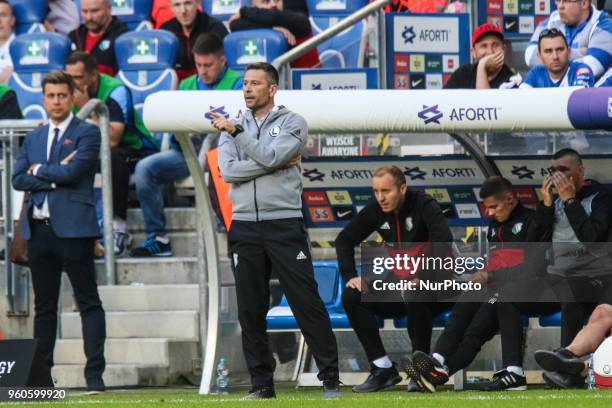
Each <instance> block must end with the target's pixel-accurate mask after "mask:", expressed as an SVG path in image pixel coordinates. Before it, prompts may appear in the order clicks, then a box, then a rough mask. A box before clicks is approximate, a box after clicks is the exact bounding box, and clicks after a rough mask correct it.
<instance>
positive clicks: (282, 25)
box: [228, 0, 321, 68]
mask: <svg viewBox="0 0 612 408" xmlns="http://www.w3.org/2000/svg"><path fill="white" fill-rule="evenodd" d="M252 4H253V7H241V8H240V10H239V11H238V13H237V14H235V15H233V16H231V17H230V19H229V20H228V21H229V25H230V29H231V30H232V31H242V30H251V29H255V28H272V29H274V30H276V31H280V32H281V33H283V35H284V36H285V38H286V39H287V43H289V45H290V46H295V45H298V44H301V43H303V42H305V41H306V40H308V39H310V38H312V31H311V28H310V20H309V19H308V17H307V16H306V15H304V14H302V13H300V12H297V11H289V10H285V9H284V7H283V0H253V2H252ZM320 64H321V63H320V61H319V53H318V52H317V49H316V48H313V49H312V50H310V51H309V52H308V53H306V54H304V55H302V56H301V57H300V58H298V59H296V60H295V61H293V62H292V63H291V67H292V68H316V67H318V66H319V65H320Z"/></svg>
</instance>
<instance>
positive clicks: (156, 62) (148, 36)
mask: <svg viewBox="0 0 612 408" xmlns="http://www.w3.org/2000/svg"><path fill="white" fill-rule="evenodd" d="M177 47H178V40H177V39H176V37H175V36H174V35H173V34H171V33H170V32H168V31H164V30H149V31H132V32H128V33H125V34H122V35H121V36H119V38H117V41H116V43H115V54H116V56H117V63H118V65H119V72H118V73H117V78H119V79H120V80H121V81H122V82H123V83H124V84H125V85H126V86H127V87H128V88H129V89H130V91H131V92H132V102H133V104H134V109H135V111H136V115H139V118H138V119H137V120H139V119H142V107H143V105H144V101H145V99H146V98H147V96H149V95H150V94H152V93H154V92H158V91H169V90H174V89H176V88H177V85H178V78H177V76H176V72H174V69H173V66H174V61H175V58H176V50H177ZM158 141H159V140H158Z"/></svg>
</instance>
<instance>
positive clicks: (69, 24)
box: [45, 0, 79, 36]
mask: <svg viewBox="0 0 612 408" xmlns="http://www.w3.org/2000/svg"><path fill="white" fill-rule="evenodd" d="M48 7H49V12H48V13H47V18H46V19H45V29H46V30H47V31H54V32H57V33H60V34H61V35H65V36H68V34H69V33H70V32H71V31H72V30H76V28H77V27H78V26H79V9H78V7H77V5H76V4H75V3H74V1H72V0H49V3H48Z"/></svg>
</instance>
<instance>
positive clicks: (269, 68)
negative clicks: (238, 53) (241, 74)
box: [245, 62, 278, 85]
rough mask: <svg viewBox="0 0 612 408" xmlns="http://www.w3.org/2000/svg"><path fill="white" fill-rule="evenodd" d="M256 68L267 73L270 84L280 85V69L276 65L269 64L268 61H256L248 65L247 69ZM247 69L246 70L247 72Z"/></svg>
mask: <svg viewBox="0 0 612 408" xmlns="http://www.w3.org/2000/svg"><path fill="white" fill-rule="evenodd" d="M251 69H256V70H260V71H264V72H265V73H266V79H267V80H268V83H269V84H270V85H278V71H277V70H276V68H274V65H272V64H268V63H267V62H254V63H252V64H249V65H248V66H247V69H246V71H248V70H251ZM246 71H245V72H246Z"/></svg>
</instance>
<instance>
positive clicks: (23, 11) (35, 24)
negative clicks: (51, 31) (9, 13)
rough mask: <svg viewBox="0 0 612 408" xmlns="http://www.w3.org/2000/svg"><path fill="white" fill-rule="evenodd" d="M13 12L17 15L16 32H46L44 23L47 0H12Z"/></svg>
mask: <svg viewBox="0 0 612 408" xmlns="http://www.w3.org/2000/svg"><path fill="white" fill-rule="evenodd" d="M10 3H11V5H12V7H13V14H14V15H15V20H16V23H15V33H16V34H18V35H19V34H24V33H39V32H44V31H45V27H44V25H43V23H44V21H45V16H46V15H47V1H46V0H38V1H32V0H11V1H10Z"/></svg>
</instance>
